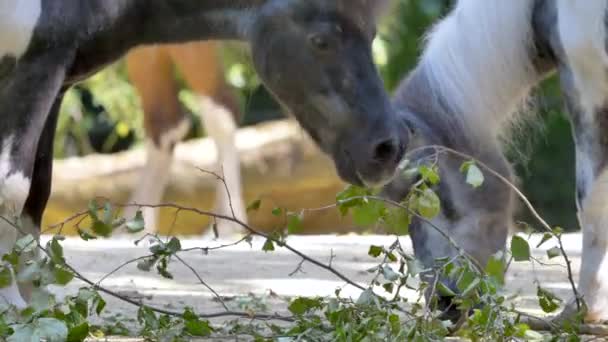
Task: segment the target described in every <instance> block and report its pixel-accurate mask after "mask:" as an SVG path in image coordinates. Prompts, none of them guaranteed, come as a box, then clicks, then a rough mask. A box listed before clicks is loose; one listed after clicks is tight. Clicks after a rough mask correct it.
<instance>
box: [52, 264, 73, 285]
mask: <svg viewBox="0 0 608 342" xmlns="http://www.w3.org/2000/svg"><path fill="white" fill-rule="evenodd" d="M72 279H74V274H73V273H72V272H71V271H69V270H67V269H65V268H63V267H60V266H56V267H55V282H56V284H58V285H61V286H65V285H67V284H69V283H70V282H71V281H72Z"/></svg>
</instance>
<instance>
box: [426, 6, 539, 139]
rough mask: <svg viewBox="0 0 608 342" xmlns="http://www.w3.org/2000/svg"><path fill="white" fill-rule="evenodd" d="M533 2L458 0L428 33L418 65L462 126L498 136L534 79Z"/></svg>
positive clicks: (437, 95) (535, 79) (536, 80)
mask: <svg viewBox="0 0 608 342" xmlns="http://www.w3.org/2000/svg"><path fill="white" fill-rule="evenodd" d="M532 5H533V2H532V1H526V0H524V1H505V0H460V1H458V4H457V6H456V8H455V9H454V10H453V11H452V12H451V14H450V15H449V16H448V17H447V18H446V19H444V20H443V21H441V22H440V23H439V24H438V25H437V26H436V27H435V29H434V30H433V31H432V32H431V34H430V36H429V39H428V44H427V47H426V49H425V52H424V55H423V57H422V62H421V67H422V68H423V72H424V73H425V74H426V75H427V77H428V79H429V81H430V83H431V87H430V88H431V89H433V90H434V91H436V94H435V96H436V97H438V98H440V99H442V100H443V101H442V102H444V103H447V104H448V106H450V107H452V109H454V110H455V111H456V112H457V113H458V114H459V115H460V116H461V117H460V119H461V120H463V121H464V122H463V127H467V128H471V130H472V131H473V132H477V131H479V132H488V131H489V132H490V134H492V135H494V136H497V135H498V134H499V132H500V129H501V128H503V127H502V126H503V124H504V123H505V122H506V121H507V120H508V119H509V118H510V117H511V114H513V113H514V112H515V111H516V110H517V109H518V106H519V105H520V104H521V103H522V102H523V100H524V99H525V98H526V96H527V94H528V93H529V91H530V89H531V87H532V86H533V85H534V84H535V83H536V82H538V80H539V75H538V74H537V73H536V71H535V70H534V67H533V65H532V62H531V57H530V56H531V54H530V53H531V51H530V50H531V47H532V46H533V45H532V43H531V41H532V36H533V35H532V25H531V21H532V20H531V18H532Z"/></svg>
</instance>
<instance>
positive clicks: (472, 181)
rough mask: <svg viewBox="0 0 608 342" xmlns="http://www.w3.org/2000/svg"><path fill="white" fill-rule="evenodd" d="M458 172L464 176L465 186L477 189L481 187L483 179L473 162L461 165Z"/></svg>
mask: <svg viewBox="0 0 608 342" xmlns="http://www.w3.org/2000/svg"><path fill="white" fill-rule="evenodd" d="M460 171H461V172H463V173H465V174H466V182H467V184H469V185H471V186H472V187H474V188H478V187H480V186H481V185H483V182H484V180H485V178H484V176H483V173H482V172H481V170H480V169H479V167H477V165H476V164H475V162H473V161H470V162H466V163H464V164H462V166H461V168H460Z"/></svg>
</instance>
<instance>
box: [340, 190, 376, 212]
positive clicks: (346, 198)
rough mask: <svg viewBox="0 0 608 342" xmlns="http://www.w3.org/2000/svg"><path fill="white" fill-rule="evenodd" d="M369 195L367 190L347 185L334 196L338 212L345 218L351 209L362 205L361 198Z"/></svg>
mask: <svg viewBox="0 0 608 342" xmlns="http://www.w3.org/2000/svg"><path fill="white" fill-rule="evenodd" d="M368 195H370V192H369V191H368V190H367V189H364V188H360V187H357V186H354V185H349V186H347V187H346V189H344V191H342V192H340V193H339V194H338V195H337V196H336V203H337V204H338V210H340V213H341V214H342V216H346V214H348V212H349V210H350V209H351V208H356V207H358V206H360V205H361V204H362V203H363V197H364V196H368Z"/></svg>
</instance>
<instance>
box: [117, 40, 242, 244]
mask: <svg viewBox="0 0 608 342" xmlns="http://www.w3.org/2000/svg"><path fill="white" fill-rule="evenodd" d="M218 50H219V44H217V43H216V42H211V41H207V42H196V43H188V44H178V45H153V46H144V47H140V48H136V49H134V50H132V51H130V52H129V54H128V55H127V57H126V65H127V73H128V76H129V79H130V80H131V83H132V84H133V86H134V87H135V88H136V89H137V91H138V93H139V95H140V98H141V104H142V106H143V111H144V128H145V133H146V137H147V139H148V140H149V142H148V143H147V145H146V148H147V157H146V158H147V162H146V165H145V167H144V169H143V171H142V176H141V178H140V181H139V184H138V185H137V187H136V189H135V192H134V193H133V195H132V197H131V202H132V203H146V204H158V203H160V202H161V201H162V197H163V194H164V191H165V188H166V185H167V181H168V178H169V173H170V168H171V161H172V155H173V148H174V146H175V144H177V143H178V142H179V141H180V140H181V139H182V138H183V137H184V136H185V135H186V133H187V132H188V129H189V127H190V124H189V123H190V121H189V120H188V118H187V117H186V115H185V113H184V110H183V109H182V108H181V106H180V104H179V99H178V91H179V89H178V88H179V86H178V84H177V82H176V80H175V68H177V69H178V70H179V71H180V72H181V74H182V75H183V78H184V80H185V81H186V83H187V84H188V86H189V87H190V88H191V89H192V90H193V91H194V92H195V93H196V94H198V95H200V101H201V106H202V108H201V109H202V113H201V114H202V122H203V125H204V127H205V131H206V132H207V135H208V136H209V137H210V138H212V139H213V140H214V142H215V145H216V148H217V152H218V168H217V169H216V170H210V171H214V172H217V173H218V174H222V175H223V176H224V178H225V181H226V186H227V188H228V192H229V194H230V198H229V197H228V192H227V190H226V186H225V185H224V183H223V182H222V181H219V180H218V185H217V191H216V194H217V202H216V206H217V211H218V213H219V214H225V215H229V216H231V215H232V210H234V214H235V216H236V217H237V218H239V219H241V220H244V221H246V211H245V206H244V204H243V196H242V185H241V175H240V163H239V157H238V151H237V149H236V146H235V132H236V128H237V124H236V119H237V118H238V117H240V113H241V111H240V108H239V105H238V102H237V99H236V97H235V94H234V93H233V91H232V89H230V87H229V86H228V85H227V83H226V81H225V78H224V73H223V68H222V63H221V61H220V59H219V56H218ZM230 200H231V201H230ZM231 204H232V208H231ZM133 211H134V209H132V210H131V211H129V212H127V213H126V214H127V215H129V216H131V215H134V212H133ZM144 217H145V221H146V229H147V231H148V232H149V233H155V232H156V231H157V230H158V229H157V228H158V227H157V224H158V210H156V209H150V208H149V209H144ZM218 224H219V225H220V227H219V229H220V230H221V231H222V233H225V234H226V233H228V234H230V233H237V232H238V227H236V226H235V225H234V224H232V225H231V224H230V223H229V222H228V221H225V222H218Z"/></svg>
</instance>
